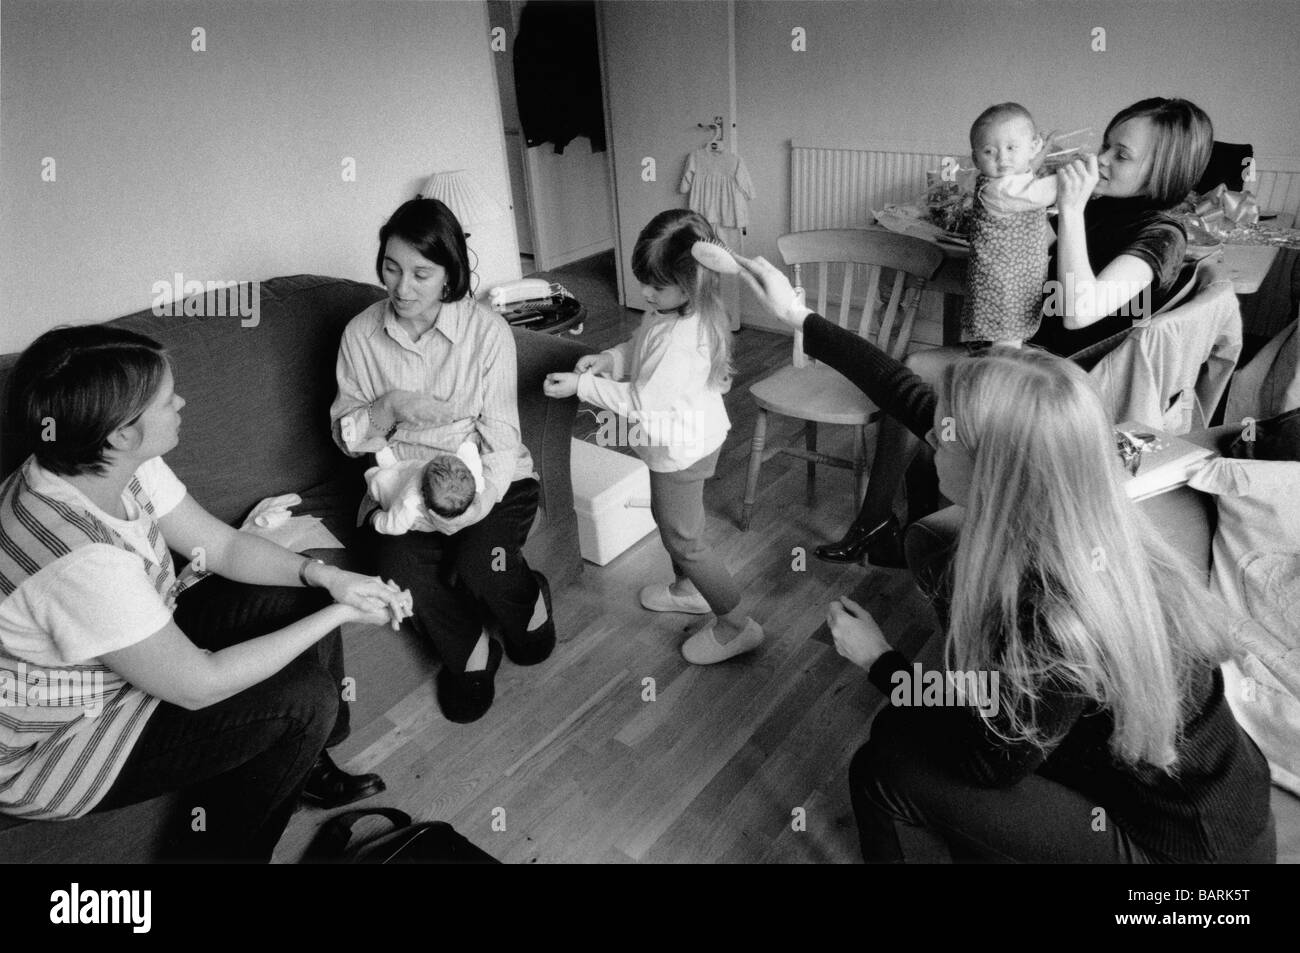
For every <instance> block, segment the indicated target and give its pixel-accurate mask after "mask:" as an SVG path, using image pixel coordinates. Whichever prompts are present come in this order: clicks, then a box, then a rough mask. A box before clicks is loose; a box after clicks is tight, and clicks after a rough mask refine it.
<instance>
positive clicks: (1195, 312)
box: [1088, 268, 1242, 435]
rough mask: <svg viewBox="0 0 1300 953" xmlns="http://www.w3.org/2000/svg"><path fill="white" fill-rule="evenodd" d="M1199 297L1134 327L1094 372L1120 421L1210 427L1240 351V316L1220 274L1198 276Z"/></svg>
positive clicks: (1182, 429)
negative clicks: (1211, 419)
mask: <svg viewBox="0 0 1300 953" xmlns="http://www.w3.org/2000/svg"><path fill="white" fill-rule="evenodd" d="M1198 278H1199V281H1198V284H1197V287H1196V290H1195V293H1194V294H1193V296H1192V297H1190V298H1187V299H1185V300H1184V301H1183V302H1182V303H1181V304H1179V305H1178V306H1177V307H1174V308H1172V309H1170V310H1168V311H1162V312H1161V313H1160V314H1157V315H1156V316H1154V317H1152V318H1151V319H1150V320H1149V321H1146V322H1144V323H1142V324H1139V325H1138V326H1136V327H1134V328H1133V329H1132V330H1131V331H1130V332H1129V333H1128V336H1127V337H1126V338H1125V339H1124V341H1123V343H1122V344H1120V345H1119V347H1117V348H1115V349H1114V350H1112V351H1111V352H1110V353H1108V354H1107V355H1106V356H1105V357H1103V358H1102V359H1101V360H1100V361H1098V362H1097V364H1096V366H1095V367H1093V368H1092V369H1091V370H1090V371H1088V376H1089V378H1091V380H1092V383H1093V385H1094V387H1096V389H1097V392H1098V393H1099V394H1100V395H1101V398H1102V402H1103V404H1104V405H1105V406H1106V409H1107V411H1108V412H1109V413H1110V415H1111V420H1112V422H1114V423H1119V422H1120V421H1124V420H1135V421H1139V422H1141V423H1144V424H1148V425H1150V426H1153V427H1158V428H1160V429H1162V430H1164V431H1166V432H1167V433H1171V434H1175V435H1178V434H1184V433H1187V432H1188V431H1189V430H1191V429H1194V428H1203V427H1208V426H1209V420H1210V417H1211V416H1212V415H1213V414H1214V410H1215V408H1216V407H1217V406H1218V403H1219V400H1220V399H1221V398H1222V397H1223V393H1224V390H1225V389H1226V388H1227V386H1228V380H1229V378H1230V377H1231V375H1232V370H1233V368H1234V367H1235V366H1236V363H1237V357H1238V356H1239V355H1240V354H1241V340H1242V339H1241V312H1240V309H1239V307H1238V305H1237V296H1236V293H1235V292H1234V291H1233V288H1232V282H1231V281H1230V280H1228V279H1227V278H1226V277H1225V276H1224V275H1223V273H1222V272H1221V271H1219V270H1218V269H1215V268H1207V269H1203V270H1200V271H1198Z"/></svg>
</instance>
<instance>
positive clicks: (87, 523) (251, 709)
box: [0, 325, 406, 861]
mask: <svg viewBox="0 0 1300 953" xmlns="http://www.w3.org/2000/svg"><path fill="white" fill-rule="evenodd" d="M11 388H12V390H11V422H12V427H13V429H14V430H15V431H17V432H19V433H20V434H22V436H23V437H24V438H25V439H26V440H27V441H28V442H29V443H30V444H31V445H32V446H33V447H34V452H33V454H32V455H31V456H30V457H28V459H27V460H26V462H24V463H23V464H22V466H21V467H20V468H19V469H18V470H17V471H15V472H14V473H13V474H12V475H10V476H9V478H8V479H7V480H5V481H4V483H3V485H2V486H0V682H4V683H7V684H8V685H9V686H10V688H11V689H12V688H13V687H14V686H20V685H21V686H24V687H26V686H33V685H34V686H39V687H41V688H42V689H43V690H41V691H39V692H27V691H25V692H24V699H23V703H21V704H18V705H13V706H7V707H5V709H4V711H3V716H2V717H0V811H3V812H4V813H6V814H11V815H15V816H19V817H26V818H32V819H42V820H63V819H70V818H77V817H81V816H83V815H85V814H87V813H89V812H91V811H95V810H105V809H109V808H115V807H121V806H123V805H126V804H131V803H134V802H137V801H143V800H147V799H149V798H153V797H156V796H158V795H159V794H162V793H164V792H167V791H174V790H182V791H184V792H185V796H184V797H183V799H182V802H181V804H180V810H181V812H182V813H181V816H179V817H178V818H176V819H175V822H174V827H173V828H172V829H171V830H170V832H169V833H170V837H169V841H168V848H169V849H168V856H169V859H186V860H196V859H204V860H243V861H250V860H253V861H266V860H269V859H270V857H271V852H272V850H273V849H274V847H275V844H276V842H277V841H278V840H279V837H280V834H281V833H282V832H283V830H284V827H285V825H286V824H287V823H288V821H289V817H290V815H291V814H292V813H293V808H294V804H295V803H296V802H297V800H298V796H299V794H302V795H304V796H306V797H309V798H311V799H312V800H313V801H315V802H316V803H319V804H322V805H325V806H334V805H338V804H345V803H348V802H349V801H354V800H357V799H359V798H362V797H367V796H369V795H372V794H375V793H378V792H379V791H381V790H383V782H382V781H380V780H379V778H378V777H376V776H375V775H363V776H353V775H348V774H345V773H344V772H343V771H341V770H340V769H339V768H338V767H337V766H335V765H334V763H333V762H332V761H331V760H330V758H329V756H328V755H327V754H325V753H324V749H325V747H326V746H329V745H333V744H337V743H338V742H339V741H341V740H342V739H343V738H344V737H345V736H346V735H347V730H348V720H347V708H346V706H345V705H342V704H341V702H340V700H339V681H340V679H341V677H342V673H343V668H342V648H341V644H340V640H339V634H338V630H339V626H341V625H342V624H343V623H345V622H371V623H383V622H391V623H392V624H393V625H394V626H396V625H397V624H398V622H399V621H400V620H401V618H402V617H403V616H404V615H405V614H406V613H405V608H404V603H403V598H402V594H401V593H400V592H399V591H398V590H397V589H396V588H394V587H391V586H388V585H386V584H384V583H383V582H381V581H379V580H378V579H374V578H371V577H367V576H361V575H358V574H356V573H350V572H345V571H343V570H341V569H337V568H335V567H332V566H326V565H325V564H324V563H321V562H319V561H315V560H310V559H305V558H304V557H302V556H300V555H298V554H296V553H293V552H291V551H289V550H287V549H285V548H283V547H281V546H277V545H276V544H274V543H271V542H269V541H267V540H265V539H262V538H260V537H257V536H254V535H251V534H248V533H241V532H238V531H237V530H235V529H232V528H231V527H229V526H227V525H226V524H225V523H222V522H221V521H220V520H218V519H216V518H215V517H213V516H212V515H211V514H209V513H208V512H207V511H206V510H204V509H203V507H201V506H200V505H199V504H198V503H197V502H196V501H195V500H194V499H193V498H192V497H190V496H189V495H188V493H187V492H186V489H185V486H184V485H183V484H182V483H181V482H180V481H179V480H178V479H177V478H176V475H175V474H174V473H173V472H172V471H171V469H170V468H169V467H168V466H167V464H166V463H165V462H164V461H163V455H164V454H166V453H168V452H169V451H170V450H172V449H173V448H174V447H176V445H177V443H178V441H179V434H180V423H181V417H180V411H181V409H182V408H183V407H184V406H185V401H184V399H183V398H182V397H181V396H180V395H179V394H178V393H177V392H176V389H175V383H174V381H173V378H172V371H171V367H170V365H169V363H168V361H167V357H166V355H165V354H164V353H163V351H162V348H161V347H160V346H159V345H158V344H157V343H156V342H154V341H152V340H150V339H149V338H147V337H144V336H142V335H139V334H135V333H133V332H131V331H126V330H122V329H120V328H113V327H108V326H102V325H94V326H88V327H74V328H59V329H55V330H53V331H49V332H46V333H45V334H43V335H41V337H40V338H38V339H37V340H36V341H35V343H33V344H32V345H31V346H30V347H28V348H27V350H26V351H24V352H23V354H22V356H21V357H20V358H19V359H18V363H17V365H16V366H15V368H14V372H13V377H12V380H11ZM199 548H201V549H202V551H203V555H204V559H203V562H204V563H205V564H206V566H205V568H206V570H207V571H208V572H209V573H211V574H212V576H211V578H208V579H202V580H200V581H199V582H198V583H197V584H196V585H194V586H193V588H189V589H188V590H187V589H186V587H185V586H184V585H183V584H182V583H180V582H178V579H177V572H176V568H175V565H174V563H173V560H172V557H171V553H170V550H175V551H177V552H181V553H187V554H193V553H194V552H195V550H196V549H199ZM187 575H188V574H187ZM222 577H224V578H222ZM33 673H39V675H38V677H35V678H34V677H33ZM56 687H57V690H56ZM200 808H201V809H202V812H203V814H202V818H203V823H202V824H195V823H194V821H195V818H196V817H197V815H196V814H194V813H193V812H194V811H195V810H197V809H200Z"/></svg>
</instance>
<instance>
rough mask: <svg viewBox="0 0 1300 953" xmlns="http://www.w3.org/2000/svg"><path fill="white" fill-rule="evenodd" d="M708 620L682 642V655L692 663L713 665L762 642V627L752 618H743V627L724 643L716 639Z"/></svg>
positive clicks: (754, 647) (747, 650) (750, 649)
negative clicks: (702, 626) (736, 634)
mask: <svg viewBox="0 0 1300 953" xmlns="http://www.w3.org/2000/svg"><path fill="white" fill-rule="evenodd" d="M713 626H714V623H712V622H710V623H708V624H707V625H706V626H704V628H702V629H700V631H698V632H696V633H695V634H694V635H692V636H691V637H690V638H689V639H687V640H686V641H685V642H683V643H682V657H683V658H685V659H686V661H688V662H690V663H691V664H693V665H713V664H714V663H716V662H725V661H726V660H727V659H729V658H735V657H736V656H737V655H743V654H744V653H745V652H752V651H754V649H756V648H758V647H759V646H760V645H762V644H763V627H762V626H761V625H759V624H758V623H757V622H755V621H754V620H753V619H746V620H745V628H744V629H742V630H741V632H740V635H738V636H736V637H735V638H734V639H732V640H731V641H730V642H728V643H727V644H726V645H723V644H722V643H721V642H719V641H718V637H717V635H715V634H714V631H713Z"/></svg>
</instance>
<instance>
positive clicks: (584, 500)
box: [569, 440, 655, 566]
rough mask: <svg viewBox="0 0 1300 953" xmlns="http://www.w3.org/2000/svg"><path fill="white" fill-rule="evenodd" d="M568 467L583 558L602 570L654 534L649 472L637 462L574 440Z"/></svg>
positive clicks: (625, 455)
mask: <svg viewBox="0 0 1300 953" xmlns="http://www.w3.org/2000/svg"><path fill="white" fill-rule="evenodd" d="M569 462H570V468H571V472H572V474H573V509H574V511H575V512H576V513H577V514H578V548H579V549H580V550H581V551H582V558H583V559H585V560H587V561H588V562H593V563H595V564H596V565H597V566H603V565H605V564H606V563H608V562H609V561H610V560H611V559H613V558H614V557H615V556H618V555H619V554H621V553H623V552H626V551H627V549H628V548H629V547H630V546H631V545H632V544H633V543H635V542H638V541H640V540H642V539H644V538H645V537H646V535H647V534H649V533H651V532H653V531H654V530H655V521H654V517H653V516H651V515H650V470H649V468H647V467H646V465H645V464H644V463H642V462H641V461H640V460H639V459H638V458H636V457H631V456H628V455H627V454H623V453H619V452H618V451H616V450H607V449H605V448H604V447H598V446H596V445H595V444H594V443H586V442H585V441H582V440H574V441H572V442H571V445H570V458H569Z"/></svg>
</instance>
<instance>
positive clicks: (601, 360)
mask: <svg viewBox="0 0 1300 953" xmlns="http://www.w3.org/2000/svg"><path fill="white" fill-rule="evenodd" d="M613 369H614V356H613V355H612V354H584V355H583V356H582V357H580V358H578V363H577V364H575V365H573V370H574V371H575V372H576V373H578V374H585V373H587V372H588V371H590V372H591V373H593V374H608V373H609V372H610V371H612V370H613Z"/></svg>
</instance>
